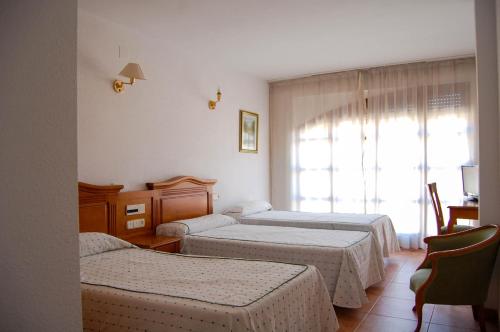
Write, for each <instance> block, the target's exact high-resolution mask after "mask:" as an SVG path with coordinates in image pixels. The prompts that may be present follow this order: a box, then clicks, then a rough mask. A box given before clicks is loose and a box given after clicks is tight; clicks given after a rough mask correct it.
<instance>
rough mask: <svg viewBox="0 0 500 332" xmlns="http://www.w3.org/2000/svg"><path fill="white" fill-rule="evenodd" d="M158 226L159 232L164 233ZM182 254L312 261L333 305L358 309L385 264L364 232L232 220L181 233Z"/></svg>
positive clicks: (167, 226) (378, 251)
mask: <svg viewBox="0 0 500 332" xmlns="http://www.w3.org/2000/svg"><path fill="white" fill-rule="evenodd" d="M174 224H182V222H181V223H166V224H162V225H160V226H158V227H157V231H156V232H157V234H158V235H169V234H166V233H165V232H164V230H165V229H172V228H173V226H177V225H174ZM182 252H183V253H185V254H194V255H207V256H220V257H241V258H246V259H262V260H270V261H275V262H284V263H292V264H305V265H314V266H316V267H317V268H318V270H319V271H320V272H321V274H322V276H323V278H324V280H325V283H326V286H327V288H328V291H329V293H330V296H331V297H332V302H333V304H335V305H338V306H342V307H348V308H359V307H361V306H362V305H363V304H364V303H366V302H367V296H366V293H365V289H366V288H368V287H369V286H371V285H373V284H375V283H377V282H379V281H381V280H382V279H383V276H384V262H383V257H382V254H381V253H380V248H379V247H378V246H377V244H376V240H375V238H374V237H373V235H372V234H371V233H369V232H356V231H339V230H317V229H303V228H295V227H276V226H256V225H241V224H233V225H227V226H221V227H215V228H211V229H207V230H203V231H200V232H194V233H193V232H191V233H189V234H186V235H184V238H183V246H182Z"/></svg>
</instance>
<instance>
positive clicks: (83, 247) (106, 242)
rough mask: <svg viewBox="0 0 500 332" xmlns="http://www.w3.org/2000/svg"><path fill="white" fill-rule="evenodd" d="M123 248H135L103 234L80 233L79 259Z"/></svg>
mask: <svg viewBox="0 0 500 332" xmlns="http://www.w3.org/2000/svg"><path fill="white" fill-rule="evenodd" d="M123 248H136V246H134V245H133V244H131V243H129V242H127V241H124V240H121V239H119V238H117V237H114V236H111V235H109V234H105V233H95V232H88V233H80V258H81V257H85V256H90V255H96V254H100V253H102V252H106V251H111V250H117V249H123Z"/></svg>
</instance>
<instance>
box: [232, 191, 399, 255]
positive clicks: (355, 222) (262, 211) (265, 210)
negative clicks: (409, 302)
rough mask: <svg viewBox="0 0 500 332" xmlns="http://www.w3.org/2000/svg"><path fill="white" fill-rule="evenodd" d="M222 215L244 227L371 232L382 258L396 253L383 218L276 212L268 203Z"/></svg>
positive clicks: (246, 205)
mask: <svg viewBox="0 0 500 332" xmlns="http://www.w3.org/2000/svg"><path fill="white" fill-rule="evenodd" d="M224 214H226V215H229V216H232V217H234V218H236V219H237V220H238V221H239V222H240V223H242V224H246V225H268V226H284V227H300V228H315V229H337V230H347V231H363V232H371V233H373V235H374V236H375V240H376V241H377V242H378V244H379V245H380V247H381V250H382V253H383V255H384V256H385V257H388V256H389V255H390V254H391V253H394V252H397V251H399V243H398V238H397V235H396V231H395V230H394V226H393V225H392V221H391V219H390V218H389V217H388V216H387V215H382V214H360V213H314V212H298V211H280V210H272V206H271V204H269V203H268V202H265V201H252V202H246V203H241V204H238V205H235V206H233V207H231V208H229V209H226V211H225V212H224Z"/></svg>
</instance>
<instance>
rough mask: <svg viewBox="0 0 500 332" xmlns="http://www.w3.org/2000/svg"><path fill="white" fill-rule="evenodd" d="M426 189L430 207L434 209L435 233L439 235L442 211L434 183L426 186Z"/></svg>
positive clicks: (442, 220)
mask: <svg viewBox="0 0 500 332" xmlns="http://www.w3.org/2000/svg"><path fill="white" fill-rule="evenodd" d="M427 187H428V188H429V193H430V194H431V200H432V206H433V207H434V213H435V214H436V224H437V232H438V235H441V227H443V226H444V217H443V210H442V209H441V202H440V201H439V195H438V192H437V185H436V182H433V183H429V184H427Z"/></svg>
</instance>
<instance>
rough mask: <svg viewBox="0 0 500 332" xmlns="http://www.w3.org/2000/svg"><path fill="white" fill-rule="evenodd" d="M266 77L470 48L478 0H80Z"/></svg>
mask: <svg viewBox="0 0 500 332" xmlns="http://www.w3.org/2000/svg"><path fill="white" fill-rule="evenodd" d="M79 7H80V8H82V9H84V10H86V11H89V12H91V13H93V14H95V15H97V16H100V17H103V18H106V19H109V20H111V21H114V22H116V23H120V24H124V25H127V26H128V27H131V28H134V29H137V30H139V31H140V32H141V33H143V34H148V35H151V36H154V37H156V38H159V39H161V40H164V41H165V42H166V43H168V44H169V45H175V47H176V48H179V49H180V50H182V51H184V52H188V53H190V54H193V55H195V56H199V57H205V58H207V59H208V58H211V59H215V61H218V62H219V63H223V64H225V65H227V66H231V67H233V68H236V69H237V70H239V71H243V72H246V73H249V74H251V75H255V76H257V77H260V78H263V79H265V80H277V79H283V78H290V77H299V76H305V75H309V74H317V73H325V72H334V71H341V70H346V69H355V68H366V67H373V66H380V65H387V64H395V63H405V62H414V61H420V60H427V59H439V58H447V57H457V56H464V55H472V54H474V53H475V36H474V33H475V32H474V1H473V0H439V1H436V0H419V1H416V0H350V1H349V0H253V1H249V0H207V1H204V0H144V1H137V0H106V1H103V0H80V1H79Z"/></svg>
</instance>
